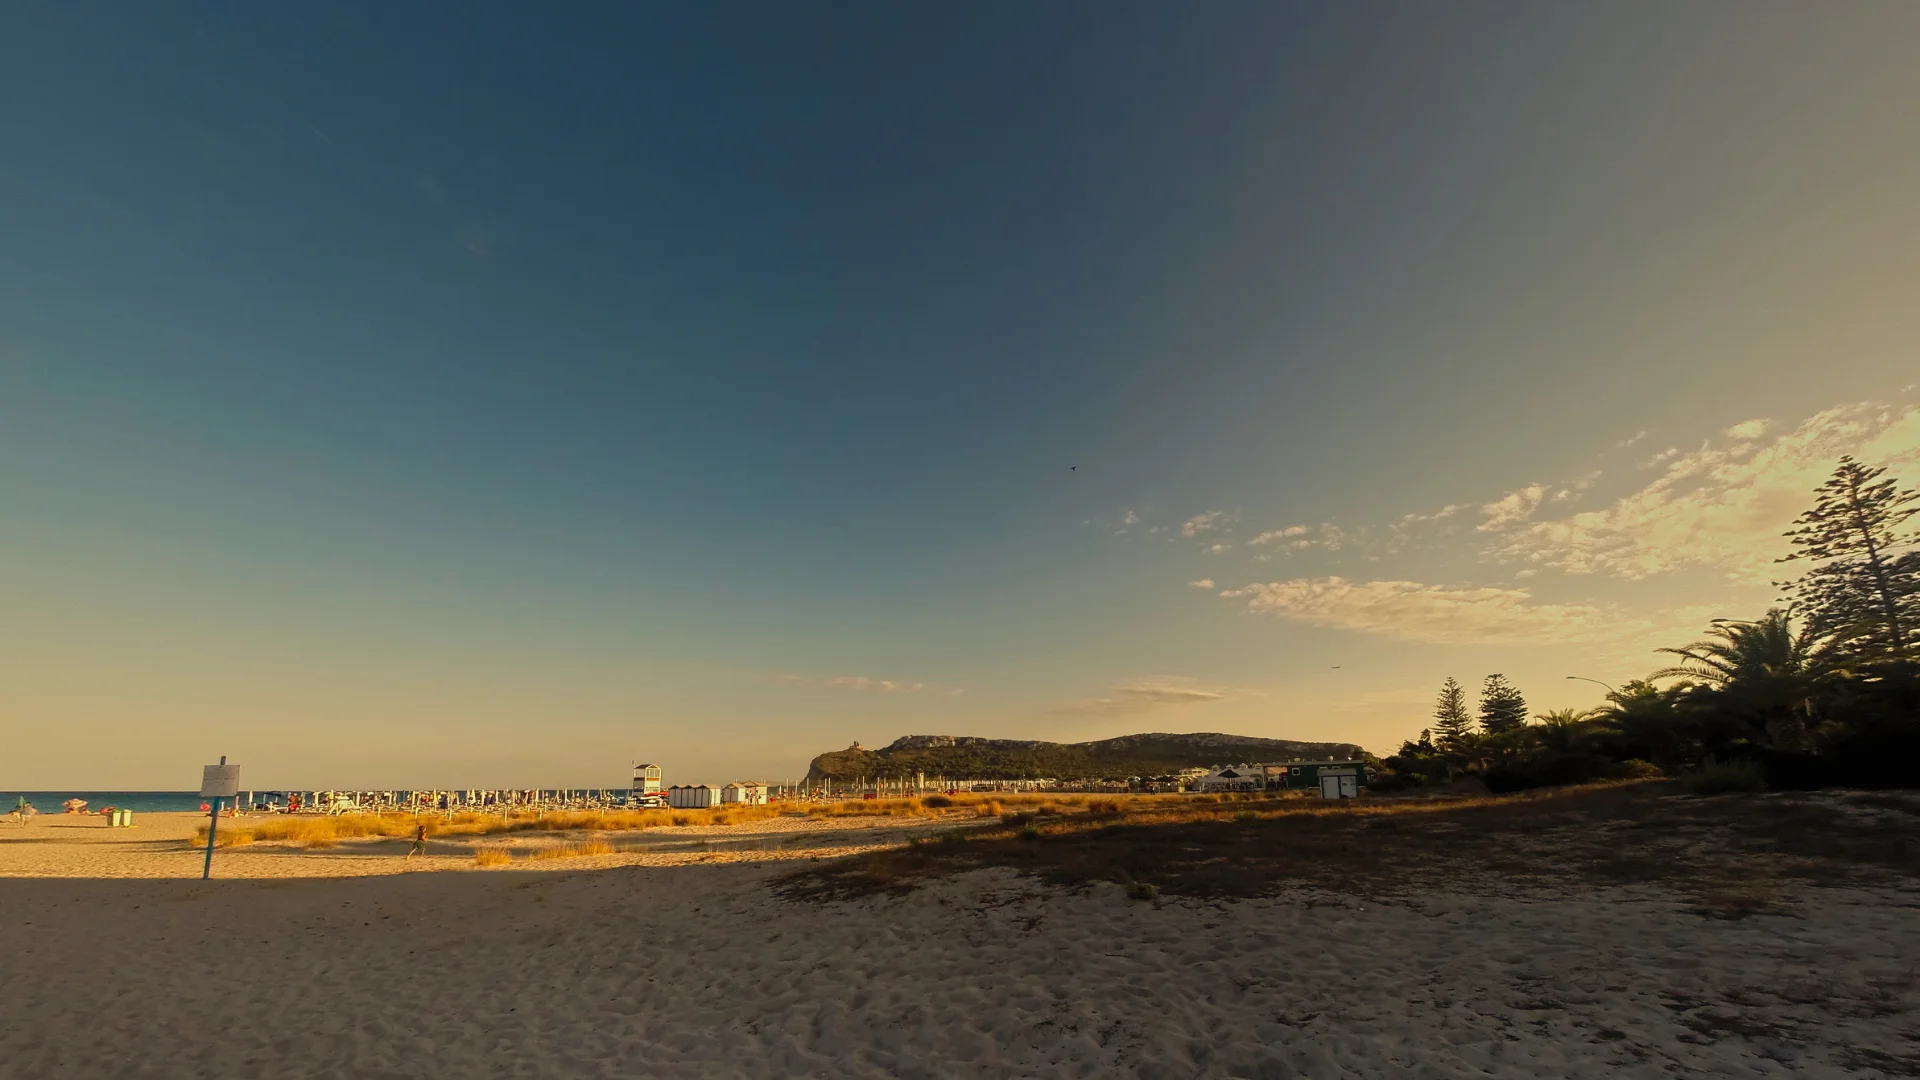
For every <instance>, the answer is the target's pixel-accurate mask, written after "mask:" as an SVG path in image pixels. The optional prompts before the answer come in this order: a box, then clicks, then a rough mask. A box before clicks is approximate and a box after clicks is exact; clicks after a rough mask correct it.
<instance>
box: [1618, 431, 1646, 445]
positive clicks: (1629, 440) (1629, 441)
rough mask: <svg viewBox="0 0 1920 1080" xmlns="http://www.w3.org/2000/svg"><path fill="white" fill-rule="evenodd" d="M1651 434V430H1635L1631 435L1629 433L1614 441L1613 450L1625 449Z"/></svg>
mask: <svg viewBox="0 0 1920 1080" xmlns="http://www.w3.org/2000/svg"><path fill="white" fill-rule="evenodd" d="M1651 434H1653V432H1651V431H1636V432H1634V433H1633V434H1632V435H1629V436H1627V437H1626V438H1624V439H1621V440H1620V441H1619V442H1617V443H1614V444H1613V448H1614V449H1615V450H1625V449H1626V448H1627V447H1629V446H1632V445H1633V444H1634V443H1637V442H1639V441H1640V440H1641V439H1644V438H1646V437H1647V436H1649V435H1651Z"/></svg>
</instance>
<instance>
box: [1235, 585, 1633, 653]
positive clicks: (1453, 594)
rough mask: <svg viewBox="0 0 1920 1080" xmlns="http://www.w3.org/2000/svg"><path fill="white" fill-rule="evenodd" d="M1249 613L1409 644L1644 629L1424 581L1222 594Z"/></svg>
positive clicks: (1588, 612)
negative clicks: (1371, 635)
mask: <svg viewBox="0 0 1920 1080" xmlns="http://www.w3.org/2000/svg"><path fill="white" fill-rule="evenodd" d="M1220 595H1221V596H1222V597H1225V598H1227V599H1230V600H1245V601H1246V602H1247V609H1248V610H1249V611H1252V612H1255V613H1258V614H1262V615H1277V616H1280V617H1282V618H1287V619H1292V620H1294V621H1296V622H1302V623H1307V624H1309V625H1312V626H1324V627H1328V628H1331V629H1338V630H1355V631H1360V632H1363V633H1370V634H1379V635H1382V636H1384V637H1391V638H1399V639H1401V640H1405V641H1424V642H1434V643H1445V644H1485V643H1500V644H1534V643H1541V642H1558V641H1594V640H1604V639H1612V638H1618V637H1621V636H1622V635H1624V634H1626V633H1628V632H1631V631H1637V630H1642V629H1644V627H1642V626H1638V625H1632V624H1631V620H1626V619H1623V618H1622V616H1621V614H1620V613H1619V612H1618V611H1615V610H1613V609H1611V608H1605V607H1600V606H1597V605H1593V604H1549V603H1540V602H1538V601H1536V600H1535V599H1534V597H1533V594H1532V593H1531V592H1529V591H1528V590H1526V589H1503V588H1488V587H1475V586H1463V585H1429V584H1423V583H1421V582H1417V581H1350V580H1348V579H1346V578H1342V577H1323V578H1294V579H1292V580H1289V581H1273V582H1267V583H1264V584H1260V583H1256V584H1252V585H1245V586H1242V587H1241V588H1238V589H1229V590H1226V591H1224V592H1222V593H1221V594H1220Z"/></svg>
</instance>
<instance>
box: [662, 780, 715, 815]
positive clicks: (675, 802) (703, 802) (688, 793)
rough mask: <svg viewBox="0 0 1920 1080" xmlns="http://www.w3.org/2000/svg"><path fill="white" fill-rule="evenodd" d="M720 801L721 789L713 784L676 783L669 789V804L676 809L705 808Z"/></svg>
mask: <svg viewBox="0 0 1920 1080" xmlns="http://www.w3.org/2000/svg"><path fill="white" fill-rule="evenodd" d="M719 803H720V789H719V788H717V787H714V786H713V785H712V784H675V785H673V786H672V787H670V788H668V789H667V805H668V806H671V807H673V808H674V809H676V810H705V809H706V808H707V807H710V806H717V805H719Z"/></svg>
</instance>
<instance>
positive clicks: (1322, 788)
mask: <svg viewBox="0 0 1920 1080" xmlns="http://www.w3.org/2000/svg"><path fill="white" fill-rule="evenodd" d="M1265 768H1266V770H1267V789H1268V790H1270V791H1271V790H1273V789H1275V788H1279V789H1282V790H1286V791H1318V792H1319V793H1320V796H1321V798H1325V799H1351V798H1353V797H1354V796H1356V795H1360V794H1362V793H1364V792H1365V791H1366V790H1367V763H1366V762H1364V761H1289V762H1285V763H1281V764H1274V765H1268V766H1265Z"/></svg>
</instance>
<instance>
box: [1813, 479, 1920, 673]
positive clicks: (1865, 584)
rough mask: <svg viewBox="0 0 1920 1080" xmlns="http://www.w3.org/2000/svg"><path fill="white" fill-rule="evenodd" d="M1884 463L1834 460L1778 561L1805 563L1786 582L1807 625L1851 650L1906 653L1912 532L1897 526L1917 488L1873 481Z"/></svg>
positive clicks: (1917, 619)
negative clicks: (1800, 571) (1806, 566)
mask: <svg viewBox="0 0 1920 1080" xmlns="http://www.w3.org/2000/svg"><path fill="white" fill-rule="evenodd" d="M1885 472H1886V470H1885V469H1884V468H1868V467H1867V466H1866V465H1863V464H1861V463H1860V462H1858V461H1855V460H1854V459H1853V458H1851V457H1843V458H1841V459H1840V465H1839V467H1838V468H1836V469H1834V470H1833V476H1832V477H1831V478H1829V479H1828V480H1827V482H1826V483H1824V484H1822V485H1820V487H1819V488H1817V489H1816V490H1815V492H1814V493H1815V494H1816V495H1817V496H1818V501H1817V502H1815V503H1814V506H1813V509H1811V510H1809V511H1807V512H1806V513H1804V514H1801V515H1800V517H1799V519H1798V520H1796V521H1795V522H1794V526H1795V528H1794V529H1793V531H1791V532H1789V533H1787V534H1786V535H1787V537H1788V538H1789V539H1791V540H1792V541H1793V546H1794V547H1795V548H1797V549H1798V550H1796V551H1794V552H1793V553H1792V554H1791V555H1788V556H1786V557H1784V558H1782V559H1780V560H1779V561H1780V562H1795V561H1799V560H1806V561H1808V562H1811V563H1814V564H1816V565H1814V566H1813V568H1812V569H1810V570H1808V571H1807V572H1806V573H1805V574H1803V575H1801V577H1800V579H1799V580H1798V581H1796V582H1793V583H1792V584H1791V587H1792V589H1793V593H1794V595H1795V597H1796V599H1797V601H1798V606H1799V607H1800V609H1801V611H1802V612H1803V613H1804V614H1805V616H1806V618H1807V620H1808V622H1809V624H1810V625H1811V627H1812V628H1813V629H1814V630H1815V631H1817V632H1819V633H1823V634H1833V635H1835V636H1836V637H1837V638H1839V639H1840V641H1841V642H1842V643H1843V644H1844V645H1846V646H1849V647H1850V648H1852V649H1853V650H1855V651H1865V652H1868V653H1870V654H1874V655H1878V656H1886V657H1892V658H1894V659H1896V660H1904V659H1907V658H1908V657H1909V656H1910V655H1912V652H1913V644H1914V639H1915V637H1916V636H1920V549H1916V550H1906V551H1902V550H1901V549H1902V548H1909V549H1911V548H1912V547H1913V545H1914V544H1915V543H1916V541H1920V535H1916V534H1913V533H1907V532H1903V531H1902V530H1901V527H1902V526H1903V525H1904V524H1905V523H1906V520H1907V519H1908V518H1910V517H1912V516H1913V515H1914V514H1915V513H1916V512H1920V506H1916V505H1913V504H1914V503H1915V501H1916V500H1920V492H1915V491H1913V490H1911V489H1909V490H1907V491H1901V490H1900V489H1899V487H1898V486H1897V485H1896V483H1895V482H1894V481H1893V480H1881V479H1880V476H1881V474H1882V473H1885Z"/></svg>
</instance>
